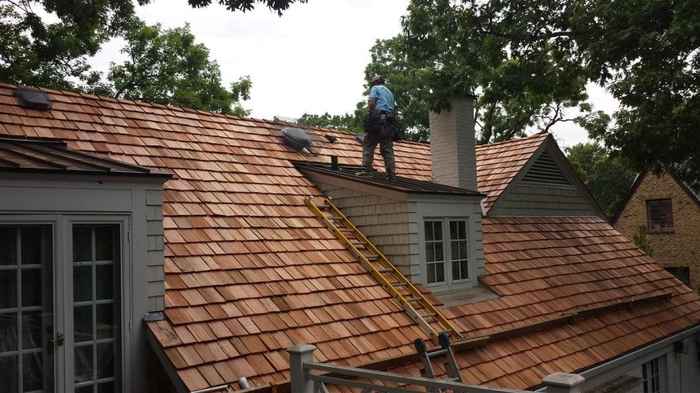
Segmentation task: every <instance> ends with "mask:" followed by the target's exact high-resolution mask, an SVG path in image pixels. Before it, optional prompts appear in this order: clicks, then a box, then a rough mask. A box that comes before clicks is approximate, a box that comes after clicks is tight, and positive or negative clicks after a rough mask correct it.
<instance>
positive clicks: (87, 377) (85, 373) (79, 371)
mask: <svg viewBox="0 0 700 393" xmlns="http://www.w3.org/2000/svg"><path fill="white" fill-rule="evenodd" d="M92 365H93V361H92V345H82V346H79V347H76V348H75V382H76V383H78V382H86V381H92V380H93V379H94V377H93V375H92Z"/></svg>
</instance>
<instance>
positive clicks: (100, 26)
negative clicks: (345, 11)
mask: <svg viewBox="0 0 700 393" xmlns="http://www.w3.org/2000/svg"><path fill="white" fill-rule="evenodd" d="M149 2H150V0H138V2H137V3H138V4H141V5H143V4H146V3H149ZM188 2H189V4H190V5H191V6H192V7H205V6H209V5H210V4H211V3H212V0H188ZM305 2H306V0H219V1H218V2H217V3H218V4H222V5H224V6H225V7H226V8H227V9H228V10H230V11H249V10H251V9H253V8H254V7H255V5H256V4H260V5H263V6H267V7H268V8H270V9H272V10H275V11H277V12H278V13H282V11H284V10H286V9H288V8H289V6H290V5H292V4H294V3H305ZM46 15H49V17H46ZM133 16H134V2H133V1H132V0H96V1H86V0H81V1H76V0H38V1H31V0H8V1H0V31H1V32H2V33H1V34H0V80H2V81H5V82H10V83H15V84H23V85H34V86H44V87H51V88H58V89H85V88H86V86H93V89H94V85H95V84H98V87H100V88H101V86H99V78H100V76H99V74H97V73H96V72H94V71H93V70H91V69H90V66H89V64H88V58H89V57H90V56H93V55H94V54H95V53H97V51H98V50H99V49H100V46H101V45H102V44H103V43H104V42H106V41H107V40H108V39H110V38H112V37H114V36H116V35H121V34H123V33H125V32H126V31H127V29H128V27H129V25H130V23H131V20H132V18H133ZM98 91H100V89H98Z"/></svg>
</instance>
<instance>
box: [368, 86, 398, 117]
mask: <svg viewBox="0 0 700 393" xmlns="http://www.w3.org/2000/svg"><path fill="white" fill-rule="evenodd" d="M369 98H373V99H374V103H375V108H376V110H378V111H384V112H393V111H394V104H395V102H394V93H392V92H391V90H389V89H387V88H386V86H384V85H377V86H372V88H371V89H369Z"/></svg>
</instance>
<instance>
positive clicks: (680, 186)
mask: <svg viewBox="0 0 700 393" xmlns="http://www.w3.org/2000/svg"><path fill="white" fill-rule="evenodd" d="M613 225H614V226H615V228H616V229H617V230H618V231H620V232H621V233H623V234H624V235H625V236H627V237H628V238H630V239H633V238H634V237H635V236H639V234H640V233H645V234H646V238H647V241H648V244H649V248H650V250H651V253H652V255H653V257H654V259H655V260H657V261H658V262H659V263H661V264H662V265H663V266H664V268H666V269H667V270H668V271H670V272H671V273H673V274H674V275H676V277H678V278H679V279H680V280H681V281H683V282H684V283H686V284H687V285H689V286H690V287H691V288H693V289H695V290H696V291H697V290H698V289H700V199H699V198H698V195H697V194H696V193H695V192H694V191H693V189H692V188H691V187H690V186H688V185H687V184H686V183H685V182H683V181H681V180H679V179H678V178H677V177H676V176H673V175H671V174H669V173H663V174H659V175H657V174H653V173H643V174H641V175H639V176H637V179H636V180H635V181H634V184H633V185H632V188H631V190H630V193H629V196H628V199H627V202H626V203H625V205H624V207H623V208H622V209H621V210H620V212H619V213H618V214H617V215H616V216H615V217H614V219H613Z"/></svg>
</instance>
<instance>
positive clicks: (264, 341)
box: [0, 85, 700, 393]
mask: <svg viewBox="0 0 700 393" xmlns="http://www.w3.org/2000/svg"><path fill="white" fill-rule="evenodd" d="M25 93H26V91H25V90H24V89H21V88H18V87H16V86H12V85H0V141H1V143H0V236H2V237H1V239H2V241H0V378H2V380H3V383H4V384H3V388H4V387H9V391H12V392H16V391H22V392H24V391H53V392H56V393H66V392H79V393H87V392H91V393H108V392H110V393H126V392H178V393H185V392H187V393H193V392H198V393H204V392H207V393H213V392H229V391H235V390H241V389H245V388H247V389H250V391H255V392H260V393H273V392H275V393H276V392H280V393H281V392H286V391H288V389H289V357H288V353H287V351H286V349H287V348H288V347H289V346H290V345H292V344H300V343H307V344H313V345H314V346H316V348H317V351H316V357H317V359H319V360H320V361H323V362H330V363H335V364H339V365H344V366H354V367H363V368H372V369H379V370H386V371H391V372H396V373H402V374H409V375H417V374H418V373H419V368H420V365H421V363H420V360H419V359H418V358H417V356H416V352H415V348H414V345H413V342H414V340H415V339H417V338H422V339H430V338H433V337H434V336H435V333H436V332H439V331H448V332H450V334H451V335H452V337H453V338H454V340H455V341H456V342H455V352H456V353H455V357H456V359H457V364H458V367H459V371H460V374H461V376H462V379H463V380H464V382H466V383H469V384H474V385H484V386H491V387H502V388H509V389H530V390H534V389H540V388H542V386H543V385H542V383H543V378H545V377H546V376H547V375H550V374H552V373H556V372H567V373H572V372H574V373H577V374H580V375H581V376H583V377H584V378H585V384H584V385H583V386H580V388H581V389H582V390H583V391H600V390H601V389H606V391H616V392H625V393H632V392H635V393H636V392H645V393H646V392H654V393H663V392H665V393H674V392H683V393H685V392H692V391H694V387H696V386H698V385H700V373H699V372H698V371H699V370H700V364H699V362H698V346H699V344H698V342H700V336H699V333H700V297H698V295H697V294H695V293H693V292H692V291H691V290H690V289H689V288H687V287H686V286H684V285H682V284H681V283H680V282H679V281H678V280H676V279H675V278H673V276H672V275H670V274H669V273H668V272H666V271H664V270H663V269H662V268H660V267H659V265H658V264H657V263H656V262H655V261H654V260H653V259H652V258H650V257H649V256H647V255H645V254H644V253H643V252H642V251H640V250H639V249H637V247H635V246H634V245H633V244H632V243H631V242H630V241H629V240H628V239H627V238H625V237H624V236H623V235H622V234H620V233H619V232H618V231H616V230H615V229H614V228H613V227H612V226H610V225H609V224H608V223H607V222H606V221H605V220H604V219H603V218H602V217H601V214H600V211H599V209H598V208H597V206H596V205H595V203H594V202H593V200H592V198H591V197H590V194H589V193H588V190H587V189H586V188H585V186H584V185H583V184H582V183H581V182H580V181H579V180H578V179H577V178H576V176H575V175H574V172H573V170H572V169H571V167H570V165H569V163H568V161H567V160H566V158H565V157H564V155H563V154H562V152H561V150H560V149H559V147H558V146H557V144H556V142H555V141H554V139H553V137H552V136H551V135H548V134H542V133H541V134H536V135H533V136H531V137H528V138H523V139H518V140H513V141H508V142H502V143H496V144H491V145H483V146H476V147H475V146H474V142H473V141H474V125H473V118H472V116H473V111H472V108H473V107H472V101H471V100H470V99H465V100H461V101H456V102H455V106H454V107H453V110H452V111H448V112H444V113H440V114H431V128H432V135H433V143H432V146H431V145H428V144H421V143H413V142H405V141H404V142H399V143H397V144H396V147H395V150H396V157H397V173H398V175H399V176H398V178H397V180H396V181H394V182H387V181H385V180H382V179H381V178H375V177H372V178H368V177H363V176H357V175H356V171H357V168H358V165H359V163H360V162H361V159H360V155H361V154H360V153H361V146H360V144H358V142H357V140H356V138H355V136H354V135H352V134H349V133H345V132H341V131H337V130H327V129H309V130H306V131H305V132H306V133H307V134H308V136H309V137H310V138H311V140H312V145H311V146H310V148H309V149H307V151H299V150H296V149H294V148H292V147H290V146H288V145H287V144H285V137H284V132H283V131H284V129H285V128H286V127H289V125H288V124H281V123H275V122H269V121H263V120H255V119H240V118H233V117H229V116H224V115H220V114H214V113H206V112H202V111H194V110H189V109H183V108H176V107H169V106H162V105H153V104H148V103H143V102H133V101H126V100H115V99H110V98H104V97H95V96H90V95H84V94H76V93H72V92H65V91H53V90H50V91H48V92H37V91H34V90H31V91H30V92H29V94H25ZM455 148H456V149H455ZM334 157H335V159H334ZM379 161H381V159H379ZM336 162H337V163H338V164H336ZM329 198H330V199H329ZM317 201H325V202H318V203H317ZM322 209H325V210H322ZM329 209H330V211H331V212H332V211H334V210H332V209H337V211H336V213H334V214H335V215H333V216H332V217H329V215H328V214H329V213H328V212H329ZM331 214H333V213H331ZM343 217H344V218H345V220H346V221H344V224H343V225H344V226H342V227H341V226H340V224H338V222H340V221H341V219H342V218H343ZM353 223H354V224H353ZM353 227H355V228H356V230H353V229H352V228H353ZM363 238H365V239H367V242H363ZM374 245H376V246H374ZM373 247H376V248H373ZM385 259H386V260H389V262H390V263H389V264H386V263H385V262H386V261H385ZM377 261H380V262H381V261H384V262H381V263H384V264H383V265H380V262H377ZM411 288H413V289H411ZM436 370H437V372H438V374H440V375H443V374H444V373H445V370H444V367H442V366H440V367H437V368H436ZM7 390H8V389H6V390H4V391H7ZM4 391H3V393H4Z"/></svg>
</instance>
